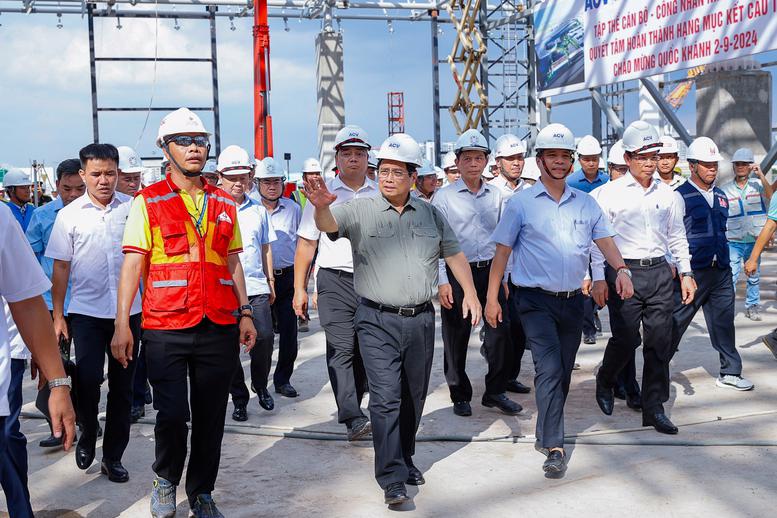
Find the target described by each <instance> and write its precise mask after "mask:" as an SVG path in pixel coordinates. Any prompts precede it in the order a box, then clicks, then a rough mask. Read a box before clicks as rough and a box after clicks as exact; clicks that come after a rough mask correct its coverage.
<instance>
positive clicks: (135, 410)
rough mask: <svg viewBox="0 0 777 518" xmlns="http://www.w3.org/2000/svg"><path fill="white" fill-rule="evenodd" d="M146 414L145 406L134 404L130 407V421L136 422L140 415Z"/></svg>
mask: <svg viewBox="0 0 777 518" xmlns="http://www.w3.org/2000/svg"><path fill="white" fill-rule="evenodd" d="M145 416H146V407H145V406H134V407H132V410H130V423H132V424H135V423H137V422H138V421H139V420H140V418H141V417H145Z"/></svg>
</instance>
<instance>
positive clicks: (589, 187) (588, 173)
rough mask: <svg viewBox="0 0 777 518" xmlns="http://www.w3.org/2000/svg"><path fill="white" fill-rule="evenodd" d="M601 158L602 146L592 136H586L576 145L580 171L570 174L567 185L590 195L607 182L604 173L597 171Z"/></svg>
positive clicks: (607, 178)
mask: <svg viewBox="0 0 777 518" xmlns="http://www.w3.org/2000/svg"><path fill="white" fill-rule="evenodd" d="M601 157H602V146H601V145H600V144H599V141H598V140H596V138H595V137H593V136H592V135H586V136H584V137H583V138H581V139H580V142H578V143H577V162H578V163H579V164H580V169H578V170H577V171H575V172H574V173H572V174H570V175H569V177H568V178H567V183H568V184H569V185H570V187H574V188H575V189H579V190H581V191H583V192H587V193H590V192H591V191H593V190H594V189H596V188H597V187H601V186H602V185H604V184H605V183H607V181H608V180H609V177H608V176H607V175H606V174H605V172H604V171H602V170H601V169H599V160H600V159H601Z"/></svg>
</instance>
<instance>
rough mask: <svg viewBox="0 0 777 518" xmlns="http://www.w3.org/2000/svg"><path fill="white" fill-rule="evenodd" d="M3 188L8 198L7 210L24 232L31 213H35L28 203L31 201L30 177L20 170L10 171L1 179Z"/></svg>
mask: <svg viewBox="0 0 777 518" xmlns="http://www.w3.org/2000/svg"><path fill="white" fill-rule="evenodd" d="M3 188H4V189H5V193H6V196H8V208H10V209H11V213H12V214H13V215H14V218H16V221H18V222H19V225H21V227H22V231H26V230H27V225H29V224H30V219H32V213H33V212H34V211H35V205H33V204H32V203H30V200H31V199H32V179H31V178H30V175H28V174H27V173H25V172H24V171H22V170H21V169H11V170H10V171H8V172H7V173H5V177H3Z"/></svg>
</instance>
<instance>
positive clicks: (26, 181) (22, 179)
mask: <svg viewBox="0 0 777 518" xmlns="http://www.w3.org/2000/svg"><path fill="white" fill-rule="evenodd" d="M31 185H32V178H30V175H28V174H27V173H25V172H24V171H23V170H21V169H18V168H13V169H9V170H8V172H7V173H5V176H4V177H3V188H8V187H29V186H31Z"/></svg>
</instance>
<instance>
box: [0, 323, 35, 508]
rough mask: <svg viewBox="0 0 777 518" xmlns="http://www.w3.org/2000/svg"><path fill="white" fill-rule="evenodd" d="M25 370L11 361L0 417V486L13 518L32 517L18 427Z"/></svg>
mask: <svg viewBox="0 0 777 518" xmlns="http://www.w3.org/2000/svg"><path fill="white" fill-rule="evenodd" d="M3 325H5V324H3ZM25 370H26V365H25V360H11V385H10V386H9V387H8V405H9V406H10V410H11V413H10V415H8V416H7V417H0V427H1V428H0V482H1V483H2V484H1V485H2V487H3V492H4V493H5V500H6V503H7V504H8V512H9V514H10V515H11V516H13V517H14V518H17V517H20V518H26V517H30V518H32V516H33V514H32V507H31V506H30V491H29V489H27V438H26V437H25V436H24V434H23V433H22V431H21V425H20V423H19V415H20V414H21V411H22V403H23V401H22V381H23V380H24V372H25Z"/></svg>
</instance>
